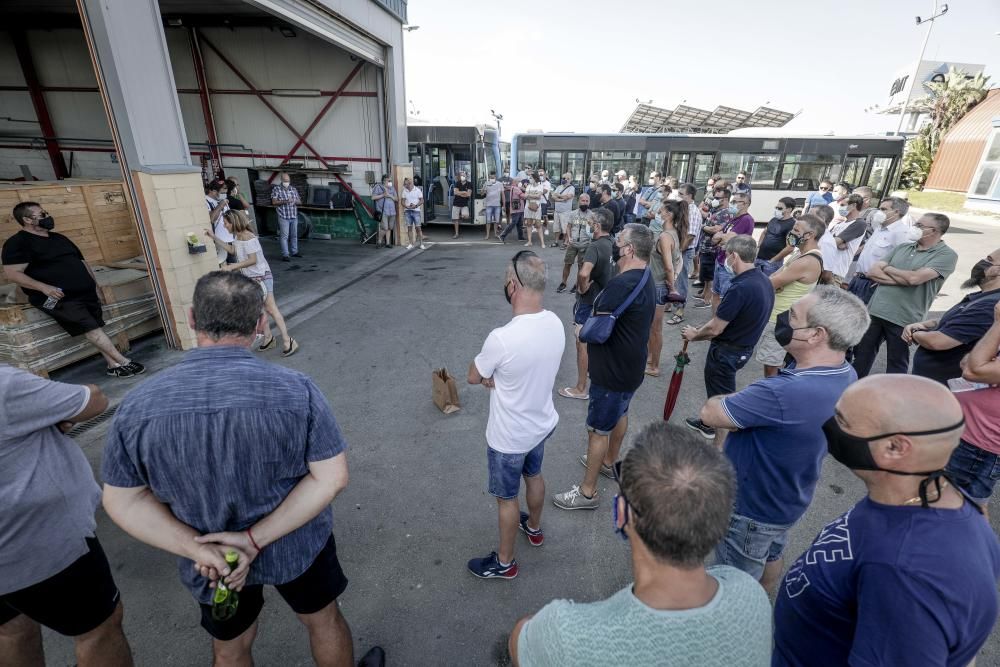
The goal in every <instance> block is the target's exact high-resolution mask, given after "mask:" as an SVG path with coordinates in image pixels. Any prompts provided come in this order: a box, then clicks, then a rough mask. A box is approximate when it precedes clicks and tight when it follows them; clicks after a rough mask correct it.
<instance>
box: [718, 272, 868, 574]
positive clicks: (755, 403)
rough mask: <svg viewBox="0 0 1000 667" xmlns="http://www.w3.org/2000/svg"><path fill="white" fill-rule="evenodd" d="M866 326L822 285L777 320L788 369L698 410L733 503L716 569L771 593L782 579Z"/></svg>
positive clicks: (850, 302)
mask: <svg viewBox="0 0 1000 667" xmlns="http://www.w3.org/2000/svg"><path fill="white" fill-rule="evenodd" d="M867 324H868V312H867V311H866V310H865V306H864V304H863V303H861V301H859V300H858V298H857V297H856V296H854V295H853V294H851V293H849V292H847V291H845V290H842V289H840V288H839V287H831V286H829V285H821V286H819V287H817V288H816V289H815V291H813V292H812V293H810V294H808V295H806V296H804V297H802V298H801V299H799V300H798V301H796V302H795V303H794V304H792V307H791V309H789V310H788V311H787V312H784V313H781V315H779V316H778V321H777V326H776V327H775V337H776V338H777V340H778V342H779V343H780V344H781V345H783V346H784V347H785V349H786V350H787V351H788V353H789V354H790V355H792V358H793V359H794V363H792V364H790V365H789V366H788V367H787V368H782V369H781V370H780V371H778V374H777V375H776V376H775V377H770V378H764V379H762V380H757V381H756V382H754V383H753V384H751V385H750V386H748V387H747V388H746V389H743V390H742V391H738V392H736V393H735V394H730V395H729V396H716V397H715V398H711V399H709V400H708V402H707V403H705V405H704V407H703V408H702V409H701V420H702V422H704V423H705V424H707V425H708V426H711V427H714V428H717V429H725V430H727V431H729V435H728V437H727V438H726V444H725V451H726V455H727V456H728V457H729V459H730V461H732V463H733V466H734V467H735V468H736V479H738V480H739V486H738V487H737V489H736V503H735V505H734V507H733V518H732V520H731V521H730V524H729V531H728V533H727V535H726V538H725V539H724V540H723V541H722V543H721V544H719V546H718V547H717V548H716V550H715V557H716V560H717V562H720V563H724V564H727V565H732V566H734V567H737V568H739V569H741V570H743V571H744V572H747V573H748V574H750V575H752V576H753V577H755V578H756V579H758V580H760V582H761V585H762V586H764V588H765V589H766V590H767V591H769V592H772V591H773V590H774V588H775V586H776V585H777V583H778V579H779V578H780V576H781V572H782V560H781V558H782V552H783V551H784V548H785V541H786V540H787V538H788V531H789V530H791V528H792V526H793V525H795V523H796V522H797V521H798V520H799V519H800V518H801V517H802V515H803V514H805V512H806V510H807V509H808V508H809V503H810V502H812V497H813V493H814V492H815V491H816V483H817V482H818V481H819V473H820V469H821V468H822V465H823V458H824V457H825V455H826V439H825V438H824V437H823V430H822V426H823V423H824V422H825V421H826V420H827V419H829V418H830V417H831V416H833V406H834V404H835V403H836V402H837V399H838V398H840V395H841V394H842V393H843V392H844V389H846V388H847V387H848V385H850V384H851V383H852V382H854V381H855V380H856V379H857V375H856V374H855V373H854V369H853V368H851V366H850V364H848V363H847V362H846V361H845V360H844V357H845V354H846V352H847V350H848V348H850V347H851V346H852V345H854V344H855V343H857V341H858V338H860V337H861V332H862V331H864V330H865V328H866V325H867Z"/></svg>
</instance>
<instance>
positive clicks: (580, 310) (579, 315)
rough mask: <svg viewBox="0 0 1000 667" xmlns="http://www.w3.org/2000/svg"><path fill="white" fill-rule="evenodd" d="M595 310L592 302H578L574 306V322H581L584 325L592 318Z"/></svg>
mask: <svg viewBox="0 0 1000 667" xmlns="http://www.w3.org/2000/svg"><path fill="white" fill-rule="evenodd" d="M593 312H594V306H593V305H592V304H589V303H583V302H582V301H579V302H577V303H576V304H575V305H574V306H573V323H574V324H579V325H580V326H581V327H582V326H583V325H584V324H586V323H587V320H589V319H590V315H591V314H592V313H593Z"/></svg>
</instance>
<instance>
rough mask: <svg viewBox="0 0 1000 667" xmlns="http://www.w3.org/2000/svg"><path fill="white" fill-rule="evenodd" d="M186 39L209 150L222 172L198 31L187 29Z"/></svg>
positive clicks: (217, 138)
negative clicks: (196, 83)
mask: <svg viewBox="0 0 1000 667" xmlns="http://www.w3.org/2000/svg"><path fill="white" fill-rule="evenodd" d="M188 38H189V39H190V42H191V60H192V61H194V75H195V78H196V79H197V80H198V97H199V98H201V114H202V116H203V117H204V119H205V131H206V132H207V133H208V143H209V150H210V151H211V152H212V159H213V160H215V162H216V163H217V164H218V165H219V169H220V170H222V155H221V154H220V153H219V148H218V146H217V144H218V143H219V136H218V134H217V133H216V131H215V116H214V114H212V100H211V98H210V97H209V95H208V77H207V76H205V61H204V60H203V59H202V57H201V47H200V46H199V45H198V31H197V30H195V29H194V28H190V29H188Z"/></svg>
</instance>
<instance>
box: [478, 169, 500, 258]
mask: <svg viewBox="0 0 1000 667" xmlns="http://www.w3.org/2000/svg"><path fill="white" fill-rule="evenodd" d="M483 196H484V197H485V198H486V201H485V202H483V205H484V206H485V207H486V237H485V239H484V240H486V241H489V240H490V236H495V237H496V239H497V240H498V241H499V240H500V209H501V207H502V206H503V196H504V185H503V183H499V182H497V175H496V172H492V171H491V172H490V176H489V178H488V179H487V180H486V187H485V188H483Z"/></svg>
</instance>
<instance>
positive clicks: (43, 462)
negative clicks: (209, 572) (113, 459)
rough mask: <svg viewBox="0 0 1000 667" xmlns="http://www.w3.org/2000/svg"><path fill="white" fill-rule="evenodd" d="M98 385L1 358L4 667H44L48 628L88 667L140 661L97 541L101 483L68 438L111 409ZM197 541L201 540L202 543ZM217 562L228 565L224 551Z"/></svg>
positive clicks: (0, 620)
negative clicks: (66, 380) (67, 640)
mask: <svg viewBox="0 0 1000 667" xmlns="http://www.w3.org/2000/svg"><path fill="white" fill-rule="evenodd" d="M107 407H108V399H107V398H105V396H104V394H103V393H101V390H100V389H98V388H97V387H96V386H94V385H86V386H79V385H72V384H63V383H62V382H50V381H49V380H45V379H43V378H40V377H38V376H37V375H34V374H32V373H29V372H27V371H23V370H20V369H17V368H13V367H12V366H8V365H6V364H3V365H0V424H3V428H2V429H0V508H2V509H0V665H3V666H4V667H45V656H44V654H43V652H42V633H41V630H40V628H39V626H40V625H44V626H45V627H47V628H50V629H51V630H54V631H56V632H58V633H59V634H61V635H63V636H66V637H72V638H73V642H74V648H75V652H76V662H77V664H78V665H80V667H105V666H107V667H131V665H132V653H131V651H130V650H129V645H128V641H126V639H125V635H124V634H123V633H122V615H123V613H124V612H123V608H122V603H121V595H120V594H119V592H118V587H117V586H115V580H114V578H113V577H112V576H111V567H110V566H109V565H108V559H107V558H106V557H105V556H104V551H103V549H101V544H100V542H98V541H97V535H96V529H97V522H96V521H95V520H94V510H96V509H97V505H98V504H99V503H100V502H101V488H100V487H99V486H98V485H97V482H95V481H94V473H93V471H92V470H91V469H90V464H89V463H88V462H87V457H86V456H84V454H83V451H82V450H81V449H80V448H79V447H78V446H77V444H76V442H74V441H73V440H70V439H69V438H68V437H66V436H65V435H63V433H64V432H65V431H67V430H68V429H69V428H71V427H72V426H73V424H75V423H77V422H83V421H87V420H88V419H91V418H93V417H96V416H97V415H99V414H101V413H102V412H104V411H105V410H106V409H107ZM194 546H197V545H194ZM214 562H217V563H224V561H222V558H221V556H220V557H219V559H218V560H217V561H214Z"/></svg>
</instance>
